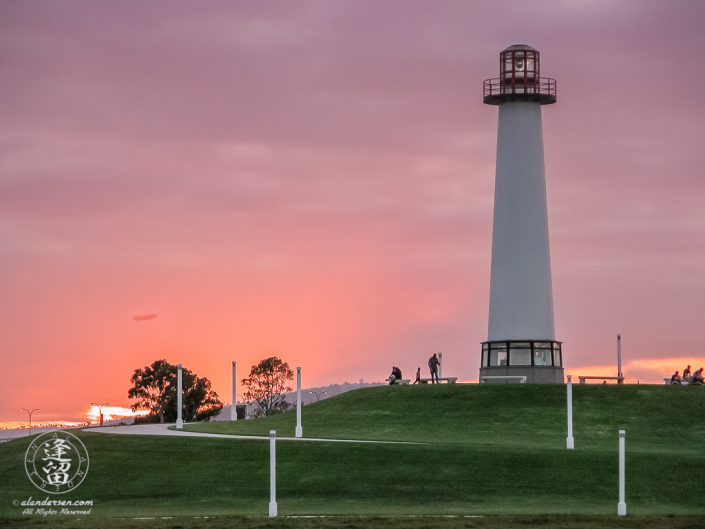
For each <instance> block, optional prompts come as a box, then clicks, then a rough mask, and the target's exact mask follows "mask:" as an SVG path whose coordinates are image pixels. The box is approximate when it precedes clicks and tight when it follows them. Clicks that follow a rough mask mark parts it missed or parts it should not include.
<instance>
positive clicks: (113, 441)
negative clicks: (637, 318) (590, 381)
mask: <svg viewBox="0 0 705 529" xmlns="http://www.w3.org/2000/svg"><path fill="white" fill-rule="evenodd" d="M704 390H705V388H697V387H671V386H665V385H664V386H647V385H636V386H634V385H626V386H612V385H609V386H599V385H583V386H581V385H575V386H573V403H574V407H573V416H574V437H575V450H566V448H565V446H566V409H565V407H566V391H565V386H562V385H529V384H527V385H523V384H522V385H519V384H516V385H493V384H487V385H459V384H458V385H438V386H433V385H424V386H398V387H397V386H395V387H389V386H382V387H373V388H365V389H360V390H356V391H353V392H349V393H345V394H343V395H339V396H337V397H333V398H330V399H326V400H323V401H321V402H319V403H315V404H311V405H308V406H305V407H304V408H303V410H302V417H303V418H302V426H303V432H304V436H305V437H309V438H327V439H357V440H376V441H392V443H338V442H335V443H331V442H317V441H306V442H301V441H292V440H286V439H280V440H279V441H278V442H277V503H278V511H279V515H280V517H281V518H280V519H278V520H277V521H276V524H275V525H267V524H272V523H274V522H272V520H270V519H268V518H263V519H262V518H249V517H260V516H263V515H265V516H266V514H267V512H268V503H269V442H268V441H263V440H242V439H230V438H174V437H157V436H124V435H121V436H111V435H106V434H100V433H95V432H90V431H87V432H82V431H80V432H76V434H77V435H78V436H79V437H80V438H81V440H82V441H83V443H84V444H85V445H86V447H87V449H88V452H89V454H90V469H89V472H88V476H87V478H86V479H85V481H84V482H83V483H82V484H81V485H80V487H79V488H77V489H75V490H74V491H72V492H70V493H67V494H65V495H61V496H62V498H61V499H66V500H93V501H94V506H93V508H92V512H91V515H90V516H89V517H87V518H86V519H85V520H84V521H81V520H76V519H73V520H67V519H64V520H63V521H64V522H65V523H67V524H68V523H73V524H74V525H66V527H69V526H70V527H77V528H78V527H83V526H82V525H80V524H81V523H86V524H88V525H85V527H89V526H91V525H90V524H91V523H93V522H92V521H91V520H96V519H99V518H100V519H103V518H105V517H107V518H110V517H115V518H116V520H114V522H115V523H117V522H118V520H117V518H120V517H126V516H127V517H129V518H135V517H157V518H159V517H176V518H172V519H171V521H169V520H141V521H136V520H132V521H129V523H135V524H149V523H155V524H162V525H155V526H154V527H196V526H198V527H201V526H204V527H205V526H208V527H292V528H294V527H296V528H298V527H314V526H315V527H436V526H438V527H441V526H442V527H488V528H491V527H492V528H493V527H516V526H517V525H521V526H524V527H532V526H536V527H538V526H539V525H538V524H540V523H543V524H549V525H541V526H546V527H645V528H646V527H649V528H650V527H683V528H684V527H703V526H705V519H703V517H704V516H705V472H703V470H702V469H703V468H705V391H704ZM295 426H296V412H295V411H292V412H288V413H286V414H282V415H278V416H273V417H269V418H266V419H259V420H250V421H238V422H234V423H233V422H211V423H201V424H195V425H187V426H186V429H188V430H192V431H203V432H214V433H221V434H227V433H236V434H244V435H265V436H266V435H268V434H269V431H270V430H276V431H277V436H278V437H293V436H294V431H295ZM620 429H624V430H626V446H627V457H626V465H627V476H626V479H627V498H626V502H627V512H628V513H629V516H627V517H619V518H618V517H617V516H616V511H617V502H618V498H617V488H618V487H617V479H618V477H617V461H618V453H617V447H618V430H620ZM399 442H403V443H399ZM28 443H29V441H28V439H27V438H23V439H17V440H14V441H11V442H7V443H3V444H0V476H2V479H1V481H0V517H2V518H0V527H3V526H8V527H15V526H17V524H21V526H22V527H25V526H26V527H30V526H33V525H31V524H34V523H41V521H42V520H44V521H46V522H47V523H50V525H46V527H50V526H51V527H55V526H57V527H60V525H57V523H59V522H61V519H60V517H57V516H47V517H44V518H40V517H37V516H36V515H33V516H28V515H25V516H24V517H23V516H22V507H18V506H14V505H13V503H12V502H13V500H20V501H21V500H26V499H27V498H29V497H30V496H31V497H32V498H33V499H43V498H44V497H46V496H47V494H46V493H42V492H41V491H40V490H38V489H36V488H35V487H34V486H33V485H32V484H31V483H30V482H29V480H28V479H27V476H26V475H25V471H24V453H25V451H26V449H27V446H28ZM64 496H65V497H64ZM301 515H326V516H332V517H333V518H322V519H321V518H318V519H309V518H283V517H285V516H301ZM412 515H413V516H418V517H427V516H447V515H453V516H458V518H408V516H412ZM478 515H482V516H484V517H483V518H466V516H478ZM507 515H511V516H513V517H509V518H507V517H506V516H507ZM546 515H550V516H548V517H546ZM576 515H577V516H578V517H576ZM645 515H646V516H647V517H646V518H644V517H643V516H645ZM684 515H689V516H684ZM204 516H208V517H209V518H208V520H210V521H208V522H205V521H204V519H200V520H201V521H200V522H196V521H189V520H195V519H193V518H187V517H204ZM238 516H245V517H248V518H234V517H238ZM348 516H363V518H347V517H348ZM370 516H377V517H379V518H369V517H370ZM527 516H528V518H527ZM691 516H694V518H691ZM390 517H391V518H390ZM516 517H520V518H516ZM176 520H178V521H176ZM519 520H522V521H519ZM541 520H543V521H541ZM577 520H580V523H581V525H571V524H573V523H575V522H576V521H577ZM700 520H703V522H702V523H701V522H700ZM607 521H609V523H608V522H607ZM657 521H658V522H659V524H657V525H650V524H652V523H654V522H657ZM103 522H105V523H103ZM108 522H110V520H103V521H101V525H102V526H104V527H112V526H111V525H108ZM122 522H124V524H128V520H122ZM110 523H112V522H110ZM193 523H202V524H203V525H189V524H193ZM397 523H400V524H401V525H395V524H397ZM3 524H10V525H3ZM13 524H15V525H13ZM218 524H220V525H218ZM228 524H231V525H228ZM233 524H234V525H233ZM248 524H249V525H248ZM257 524H261V525H257ZM277 524H278V525H277ZM287 524H288V525H287ZM311 524H313V525H311ZM326 524H328V525H326ZM335 524H339V525H335ZM492 524H495V525H492ZM497 524H499V525H497ZM502 524H505V525H502ZM531 524H537V525H531ZM551 524H554V525H551ZM611 524H617V525H611ZM619 524H622V525H619ZM624 524H627V525H624ZM629 524H632V525H629ZM634 524H637V525H634ZM693 524H695V525H693ZM118 526H121V525H116V526H115V527H118ZM123 526H126V527H127V526H129V525H123ZM137 526H139V527H143V526H144V527H151V526H149V525H135V527H137Z"/></svg>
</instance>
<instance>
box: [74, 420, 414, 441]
mask: <svg viewBox="0 0 705 529" xmlns="http://www.w3.org/2000/svg"><path fill="white" fill-rule="evenodd" d="M170 426H174V425H173V424H137V425H130V426H96V427H93V428H83V429H82V431H84V432H91V433H107V434H120V435H170V436H176V437H215V438H220V439H269V436H266V437H265V436H258V435H227V434H217V433H200V432H188V431H184V430H170V429H169V427H170ZM277 441H323V442H330V443H383V444H419V443H413V442H407V441H360V440H356V439H313V438H310V437H279V436H277Z"/></svg>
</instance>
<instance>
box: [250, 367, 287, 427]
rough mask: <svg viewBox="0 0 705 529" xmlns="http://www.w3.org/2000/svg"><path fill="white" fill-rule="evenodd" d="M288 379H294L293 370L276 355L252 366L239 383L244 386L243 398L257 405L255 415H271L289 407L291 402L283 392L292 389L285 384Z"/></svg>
mask: <svg viewBox="0 0 705 529" xmlns="http://www.w3.org/2000/svg"><path fill="white" fill-rule="evenodd" d="M289 380H294V372H293V371H292V370H291V368H290V367H289V364H287V363H286V362H282V361H281V360H279V358H277V357H276V356H270V357H269V358H265V359H264V360H262V361H261V362H260V363H259V364H257V365H255V366H252V370H251V371H250V376H249V377H247V378H243V379H242V382H241V384H242V385H243V386H245V388H246V391H245V395H244V396H245V400H247V401H250V402H255V404H256V406H257V407H256V409H255V413H254V414H255V417H263V416H267V415H273V414H275V413H281V412H283V411H286V410H288V409H289V408H291V404H289V403H288V402H286V400H284V392H290V391H292V388H290V387H288V386H287V385H286V383H287V381H289Z"/></svg>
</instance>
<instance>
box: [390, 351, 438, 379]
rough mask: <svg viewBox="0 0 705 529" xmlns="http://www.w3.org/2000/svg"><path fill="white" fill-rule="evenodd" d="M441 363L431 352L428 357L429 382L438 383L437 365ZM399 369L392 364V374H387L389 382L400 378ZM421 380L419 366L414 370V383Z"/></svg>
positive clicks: (436, 355)
mask: <svg viewBox="0 0 705 529" xmlns="http://www.w3.org/2000/svg"><path fill="white" fill-rule="evenodd" d="M440 365H441V361H440V359H439V358H438V354H436V353H433V356H432V357H431V358H429V359H428V369H429V370H430V371H431V384H439V383H440V382H439V380H438V367H439V366H440ZM401 378H402V377H401V369H399V368H398V367H397V366H392V374H391V375H389V378H388V379H387V380H389V384H390V385H391V384H394V382H395V381H396V380H401ZM420 382H421V368H420V367H419V368H418V369H417V370H416V380H414V384H419V383H420Z"/></svg>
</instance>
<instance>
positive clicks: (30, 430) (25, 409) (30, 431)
mask: <svg viewBox="0 0 705 529" xmlns="http://www.w3.org/2000/svg"><path fill="white" fill-rule="evenodd" d="M22 410H24V411H26V412H27V413H28V414H29V435H32V414H33V413H34V412H35V411H42V410H40V409H39V408H34V409H33V410H32V411H29V410H28V409H27V408H20V411H22Z"/></svg>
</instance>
